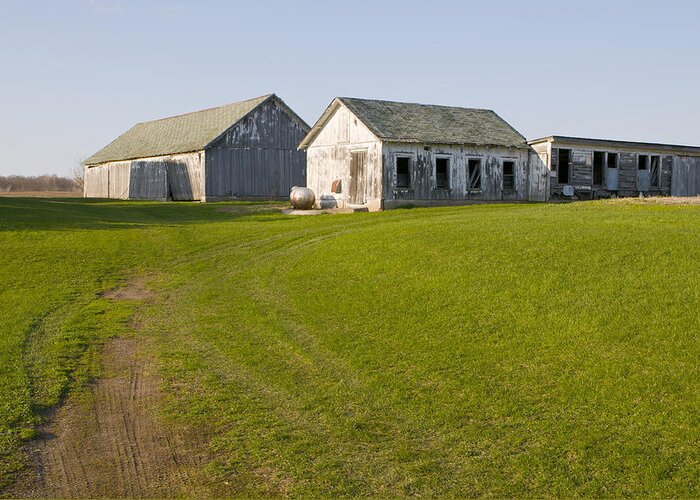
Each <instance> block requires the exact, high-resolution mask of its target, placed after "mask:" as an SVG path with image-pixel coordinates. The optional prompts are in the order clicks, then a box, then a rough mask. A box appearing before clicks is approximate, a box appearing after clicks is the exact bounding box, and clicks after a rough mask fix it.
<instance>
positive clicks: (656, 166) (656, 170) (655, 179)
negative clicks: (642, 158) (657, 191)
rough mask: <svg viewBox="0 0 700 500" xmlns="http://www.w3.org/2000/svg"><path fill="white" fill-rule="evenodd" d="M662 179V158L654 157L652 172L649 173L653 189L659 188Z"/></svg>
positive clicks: (652, 159) (652, 158)
mask: <svg viewBox="0 0 700 500" xmlns="http://www.w3.org/2000/svg"><path fill="white" fill-rule="evenodd" d="M660 178H661V157H660V156H652V157H651V172H650V173H649V180H650V184H651V187H659V181H660Z"/></svg>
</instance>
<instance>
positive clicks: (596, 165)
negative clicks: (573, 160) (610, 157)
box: [593, 151, 605, 186]
mask: <svg viewBox="0 0 700 500" xmlns="http://www.w3.org/2000/svg"><path fill="white" fill-rule="evenodd" d="M604 167H605V153H603V152H602V151H594V152H593V185H595V186H601V185H602V184H603V168H604Z"/></svg>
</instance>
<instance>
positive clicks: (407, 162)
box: [396, 156, 411, 189]
mask: <svg viewBox="0 0 700 500" xmlns="http://www.w3.org/2000/svg"><path fill="white" fill-rule="evenodd" d="M396 187H397V188H404V189H405V188H410V187H411V158H410V157H408V156H397V157H396Z"/></svg>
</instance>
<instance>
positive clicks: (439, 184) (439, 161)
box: [435, 158, 450, 189]
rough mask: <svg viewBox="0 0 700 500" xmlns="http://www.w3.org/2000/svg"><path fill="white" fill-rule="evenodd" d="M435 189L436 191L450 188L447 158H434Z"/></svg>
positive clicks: (448, 160)
mask: <svg viewBox="0 0 700 500" xmlns="http://www.w3.org/2000/svg"><path fill="white" fill-rule="evenodd" d="M435 187H436V188H437V189H449V188H450V159H449V158H435Z"/></svg>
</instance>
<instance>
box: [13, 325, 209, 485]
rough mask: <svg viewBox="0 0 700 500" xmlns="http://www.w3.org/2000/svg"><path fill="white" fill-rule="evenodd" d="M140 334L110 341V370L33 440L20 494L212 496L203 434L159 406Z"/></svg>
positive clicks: (107, 359) (156, 384)
mask: <svg viewBox="0 0 700 500" xmlns="http://www.w3.org/2000/svg"><path fill="white" fill-rule="evenodd" d="M140 347H141V346H140V341H139V339H137V338H118V339H113V340H111V341H109V342H108V343H107V344H106V346H105V348H104V355H103V367H104V377H103V378H101V379H99V380H98V381H97V382H96V383H95V384H94V385H93V387H92V388H91V389H90V390H89V393H87V394H83V395H77V396H74V397H72V398H71V399H70V400H69V401H68V402H67V403H66V404H65V405H63V406H62V407H60V408H59V409H58V410H57V411H56V413H55V415H54V416H53V418H52V419H51V421H50V423H48V424H47V425H46V426H45V427H44V428H43V429H42V435H41V437H40V438H39V439H37V440H36V441H34V442H33V443H32V444H31V446H30V456H31V457H32V460H33V461H34V462H35V464H34V465H35V467H34V469H33V471H32V472H31V473H29V474H28V475H27V477H26V480H25V481H22V482H21V483H22V484H20V485H18V488H17V490H16V491H14V492H12V494H13V495H14V496H18V497H60V498H69V497H166V496H167V497H172V496H207V494H208V492H207V491H206V490H204V488H203V487H202V486H201V484H202V481H201V480H198V478H199V477H200V476H199V474H201V470H202V468H203V466H204V464H205V463H206V457H205V454H204V453H203V452H201V451H200V450H202V449H204V446H203V444H204V443H203V442H202V439H201V438H197V437H195V434H194V433H193V432H191V431H189V430H187V429H178V428H175V427H173V426H171V425H166V424H165V423H163V422H162V421H161V420H160V419H159V418H158V416H157V415H156V414H155V413H154V408H155V407H157V405H158V402H159V400H160V397H161V395H160V392H159V380H158V378H157V377H155V376H154V375H153V374H151V373H149V372H148V370H147V359H146V358H145V357H144V356H143V355H142V354H141V349H140Z"/></svg>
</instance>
